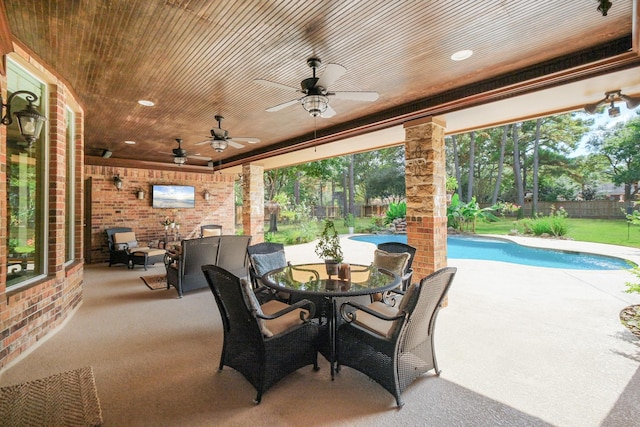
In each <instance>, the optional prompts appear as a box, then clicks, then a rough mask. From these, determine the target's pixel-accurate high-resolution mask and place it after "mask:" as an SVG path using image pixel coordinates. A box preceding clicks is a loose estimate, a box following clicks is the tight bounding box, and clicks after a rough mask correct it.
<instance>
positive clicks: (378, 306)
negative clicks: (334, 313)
mask: <svg viewBox="0 0 640 427" xmlns="http://www.w3.org/2000/svg"><path fill="white" fill-rule="evenodd" d="M417 286H418V285H417V284H415V283H413V284H411V285H409V288H407V291H406V293H405V294H404V296H403V297H402V299H401V300H400V304H398V308H395V307H391V306H389V305H387V304H385V303H383V302H381V301H375V302H372V303H371V304H369V305H368V307H369V308H370V309H372V310H375V311H377V312H378V313H380V314H383V315H385V316H389V317H392V316H395V315H397V314H398V313H400V312H401V311H403V310H404V309H405V307H406V306H407V303H408V302H409V300H410V299H411V296H412V295H413V293H414V292H415V290H416V288H417ZM353 323H355V324H357V325H358V326H360V327H362V328H364V329H367V330H369V331H371V332H374V333H376V334H378V335H380V336H383V337H385V338H391V337H392V336H393V334H394V332H395V330H396V328H398V327H399V326H400V320H394V321H393V322H389V321H388V320H383V319H379V318H377V317H375V316H372V315H370V314H369V313H365V312H364V311H361V310H358V311H356V318H355V320H354V321H353Z"/></svg>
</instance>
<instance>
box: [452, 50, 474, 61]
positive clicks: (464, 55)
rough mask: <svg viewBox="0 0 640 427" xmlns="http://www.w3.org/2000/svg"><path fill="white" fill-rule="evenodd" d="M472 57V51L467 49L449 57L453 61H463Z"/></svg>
mask: <svg viewBox="0 0 640 427" xmlns="http://www.w3.org/2000/svg"><path fill="white" fill-rule="evenodd" d="M471 55H473V51H472V50H469V49H465V50H459V51H457V52H455V53H454V54H453V55H451V59H452V60H454V61H464V60H465V59H467V58H469V57H471Z"/></svg>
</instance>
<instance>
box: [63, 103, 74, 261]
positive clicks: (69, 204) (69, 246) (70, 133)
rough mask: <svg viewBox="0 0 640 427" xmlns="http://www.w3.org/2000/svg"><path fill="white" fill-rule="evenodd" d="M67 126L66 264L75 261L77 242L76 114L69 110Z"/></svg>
mask: <svg viewBox="0 0 640 427" xmlns="http://www.w3.org/2000/svg"><path fill="white" fill-rule="evenodd" d="M66 112H67V114H66V125H67V129H66V130H67V132H66V138H67V176H66V185H65V187H64V188H65V208H64V209H65V211H64V214H65V219H66V221H65V258H64V260H65V262H71V261H73V259H74V251H75V247H74V240H75V219H76V215H75V213H76V209H75V176H76V175H75V166H76V162H75V152H76V150H75V140H74V135H75V114H74V113H73V111H71V110H70V109H67V111H66Z"/></svg>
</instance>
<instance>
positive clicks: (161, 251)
mask: <svg viewBox="0 0 640 427" xmlns="http://www.w3.org/2000/svg"><path fill="white" fill-rule="evenodd" d="M132 253H133V254H134V255H135V254H136V253H146V254H148V255H149V256H150V257H151V256H155V255H164V254H165V253H167V251H165V250H164V249H158V248H147V247H142V248H135V251H132Z"/></svg>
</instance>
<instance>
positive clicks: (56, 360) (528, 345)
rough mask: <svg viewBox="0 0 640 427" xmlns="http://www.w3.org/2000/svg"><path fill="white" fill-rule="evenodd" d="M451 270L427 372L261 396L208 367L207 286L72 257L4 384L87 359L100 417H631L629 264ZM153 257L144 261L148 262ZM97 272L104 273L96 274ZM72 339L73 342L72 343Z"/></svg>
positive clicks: (249, 421) (299, 383)
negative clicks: (387, 385) (67, 308)
mask: <svg viewBox="0 0 640 427" xmlns="http://www.w3.org/2000/svg"><path fill="white" fill-rule="evenodd" d="M519 240H520V241H521V242H524V243H526V244H532V245H541V246H554V247H558V248H561V249H567V250H580V251H584V252H597V253H602V254H609V255H615V256H622V257H624V258H627V259H631V260H634V261H636V262H639V261H640V252H639V251H638V250H637V249H633V248H622V247H614V246H610V245H598V244H591V245H589V244H585V243H582V242H571V241H556V240H548V239H544V240H543V239H519ZM343 247H344V249H345V257H346V259H348V260H350V261H352V262H360V263H367V262H370V260H371V258H370V257H372V252H373V246H372V245H371V244H368V243H363V242H354V241H351V240H345V239H343ZM286 252H287V258H288V259H289V260H291V261H292V262H304V261H315V259H316V258H315V255H314V254H313V243H311V244H307V245H298V246H289V247H287V249H286ZM449 265H452V266H456V267H458V274H457V276H456V278H455V280H454V283H453V286H452V288H451V290H450V292H449V299H450V301H451V303H450V304H449V306H448V307H447V308H445V309H443V310H442V311H441V312H440V316H439V320H438V325H437V331H436V352H437V356H438V361H439V364H440V367H441V369H442V374H441V376H440V377H435V376H433V374H426V375H424V376H423V377H421V378H419V379H418V380H417V381H415V382H414V383H413V384H412V385H411V386H410V387H409V388H408V389H407V391H406V392H405V393H404V394H403V397H404V399H405V402H406V404H405V406H404V407H403V408H402V409H401V410H397V409H396V408H395V402H394V399H393V397H392V396H391V395H390V394H388V393H387V392H386V391H384V390H383V389H382V388H381V387H380V386H378V385H377V384H376V383H374V382H373V381H371V380H369V379H368V378H367V377H366V376H364V375H362V374H360V373H358V372H356V371H354V370H352V369H349V368H343V369H342V370H341V372H340V373H339V374H338V375H337V377H336V379H335V381H331V379H330V376H329V365H328V363H327V362H326V360H324V359H323V358H320V361H321V363H320V367H321V369H320V371H319V372H313V371H312V370H311V368H310V367H309V368H308V369H306V368H305V369H301V370H299V371H296V372H295V373H294V374H292V375H291V376H289V377H287V378H285V379H284V380H283V381H282V382H280V383H278V384H277V385H276V386H275V387H274V388H273V389H271V390H270V391H269V392H268V393H267V394H266V395H265V397H264V399H263V401H262V403H261V404H260V405H258V406H256V405H254V404H253V403H252V399H253V396H254V390H253V389H252V387H251V386H250V385H249V383H248V382H247V381H246V380H245V379H244V378H242V376H241V375H240V374H238V373H237V372H235V371H233V370H232V369H229V368H225V369H224V370H223V371H222V372H217V361H218V358H219V356H220V350H221V340H222V330H221V323H220V317H219V315H218V312H217V309H216V307H215V302H214V300H213V296H212V295H211V293H210V292H209V291H208V290H203V291H198V292H195V293H192V294H189V295H187V296H186V297H185V298H183V299H181V300H178V299H176V294H175V291H174V290H173V289H172V290H155V291H151V290H149V289H148V288H147V287H146V286H145V285H144V283H143V282H142V281H141V280H140V279H139V278H138V277H137V276H136V275H132V274H130V272H128V271H126V270H125V269H111V270H109V269H108V268H107V267H105V266H102V265H93V266H89V267H87V268H86V270H85V294H84V296H85V300H84V303H83V304H82V305H81V306H80V308H79V309H78V310H77V312H76V313H75V315H74V316H72V317H71V318H70V320H69V321H68V322H67V323H66V324H65V325H64V327H63V328H62V329H60V330H59V331H58V332H57V333H56V334H54V335H53V336H52V337H51V338H49V339H48V340H47V341H46V342H44V343H43V344H42V345H40V346H38V347H37V348H36V349H35V350H34V351H33V352H31V353H30V354H28V355H26V356H25V357H22V358H21V360H19V361H18V362H16V363H14V364H12V365H11V366H10V367H8V369H6V370H5V371H4V373H3V375H2V377H0V385H2V386H4V385H8V384H13V383H18V382H22V381H27V380H30V379H35V378H39V377H43V376H47V375H50V374H53V373H56V372H59V371H64V370H67V369H75V368H77V367H79V366H88V365H91V366H93V369H94V372H95V377H96V386H97V391H98V396H99V398H100V402H101V406H102V411H103V416H104V420H105V422H104V425H105V426H117V425H129V426H138V425H139V426H142V425H190V426H198V425H202V426H204V425H212V424H216V425H256V426H259V425H260V426H261V425H282V426H286V425H291V426H293V425H302V424H304V425H332V426H333V425H345V426H346V425H349V426H360V425H361V426H365V425H366V426H371V425H380V426H382V425H431V426H451V425H474V426H475V425H480V426H490V425H491V426H494V425H557V426H580V427H585V426H601V425H606V426H628V425H632V424H634V423H636V422H637V420H638V419H639V418H640V407H638V405H637V396H638V394H639V393H640V370H639V368H638V365H639V363H638V362H639V361H640V345H639V344H638V340H637V338H634V337H633V336H632V335H631V334H630V333H629V332H628V331H627V330H626V329H625V328H624V327H623V326H622V325H621V324H620V322H619V320H618V318H617V315H618V312H619V311H620V310H621V309H622V308H623V307H625V306H627V305H629V304H633V303H636V304H637V303H640V296H638V295H630V294H625V293H624V292H623V290H624V282H625V281H627V280H631V276H630V274H629V273H627V272H626V271H602V272H600V271H577V270H559V269H546V268H539V267H527V266H522V265H514V264H507V263H501V262H491V261H473V260H455V259H452V260H449ZM161 269H163V268H162V267H151V268H150V269H149V272H147V273H143V272H142V271H141V272H140V274H158V273H161V272H162V271H161ZM107 271H108V273H109V274H105V273H106V272H107ZM69 349H73V351H69Z"/></svg>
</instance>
